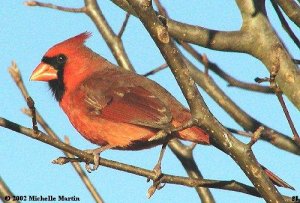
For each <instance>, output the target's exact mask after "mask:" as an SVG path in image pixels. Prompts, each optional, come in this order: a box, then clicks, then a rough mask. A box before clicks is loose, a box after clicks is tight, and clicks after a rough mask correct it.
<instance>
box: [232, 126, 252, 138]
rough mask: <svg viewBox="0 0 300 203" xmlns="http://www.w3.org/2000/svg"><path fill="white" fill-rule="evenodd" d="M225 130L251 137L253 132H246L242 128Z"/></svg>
mask: <svg viewBox="0 0 300 203" xmlns="http://www.w3.org/2000/svg"><path fill="white" fill-rule="evenodd" d="M227 130H228V131H229V132H231V133H234V134H237V135H242V136H244V137H250V138H251V137H252V136H253V134H252V133H249V132H246V131H243V130H236V129H233V128H227Z"/></svg>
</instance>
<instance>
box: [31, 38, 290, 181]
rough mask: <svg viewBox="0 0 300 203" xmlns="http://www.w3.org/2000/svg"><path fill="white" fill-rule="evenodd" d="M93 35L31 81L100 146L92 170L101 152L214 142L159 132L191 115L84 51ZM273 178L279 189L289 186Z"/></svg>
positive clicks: (49, 55) (55, 51)
mask: <svg viewBox="0 0 300 203" xmlns="http://www.w3.org/2000/svg"><path fill="white" fill-rule="evenodd" d="M90 35H91V34H90V33H88V32H84V33H81V34H79V35H77V36H75V37H72V38H70V39H67V40H65V41H63V42H61V43H58V44H56V45H55V46H53V47H52V48H50V49H49V50H48V51H47V52H46V54H45V55H44V57H43V58H42V60H41V63H40V64H39V65H38V66H37V67H36V69H35V70H34V71H33V73H32V75H31V77H30V80H34V81H48V83H49V86H50V89H51V90H52V92H53V94H54V96H55V99H56V100H57V101H58V102H59V105H60V106H61V108H62V109H63V110H64V112H65V113H66V114H67V116H68V117H69V120H70V121H71V123H72V125H73V126H74V127H75V128H76V129H77V131H78V132H79V133H80V134H81V135H82V136H83V137H84V138H86V139H87V140H89V141H91V142H92V143H95V144H97V145H100V146H102V147H101V148H98V149H96V150H93V151H92V152H93V154H94V155H95V165H94V169H96V168H97V166H98V165H99V153H100V152H102V151H103V150H106V149H121V150H141V149H146V148H150V147H153V146H157V145H163V146H164V145H165V144H166V143H167V142H168V141H169V139H172V138H174V137H176V138H179V139H182V140H188V141H191V142H194V143H200V144H210V140H209V136H208V135H207V134H206V133H205V132H204V131H203V130H201V129H200V128H198V127H189V128H186V129H183V130H181V131H178V132H176V133H172V136H171V137H170V136H158V132H161V130H163V131H170V129H172V128H176V127H180V126H181V125H183V124H184V123H186V122H188V121H189V120H190V119H191V118H192V116H191V114H190V112H189V111H188V110H187V109H186V108H184V107H183V106H182V104H181V103H179V102H178V101H177V100H176V99H175V98H174V97H173V96H172V95H171V94H170V93H169V92H167V91H166V90H165V89H164V88H163V87H161V86H160V85H159V84H157V83H156V82H154V81H152V80H150V79H148V78H146V77H143V76H140V75H138V74H136V73H133V72H129V71H126V70H124V69H122V68H119V67H118V66H116V65H114V64H112V63H110V62H109V61H107V60H106V59H104V58H102V57H101V56H99V55H98V54H96V53H95V52H93V51H92V50H91V49H89V48H88V47H86V46H85V45H84V42H85V40H86V39H87V38H89V37H90ZM159 162H160V161H159ZM267 174H268V175H269V176H270V177H271V179H274V175H273V174H272V175H270V173H267ZM275 177H276V176H275ZM275 179H276V180H277V183H279V185H280V186H288V185H287V184H285V183H284V182H282V181H281V180H280V179H279V180H280V181H278V179H277V177H276V178H275Z"/></svg>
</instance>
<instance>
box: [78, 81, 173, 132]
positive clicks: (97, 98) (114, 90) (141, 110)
mask: <svg viewBox="0 0 300 203" xmlns="http://www.w3.org/2000/svg"><path fill="white" fill-rule="evenodd" d="M98 81H99V80H98ZM106 82H107V81H106ZM94 83H95V81H94ZM96 83H97V82H96ZM103 86H107V83H102V84H98V88H96V87H95V84H92V83H91V82H89V81H87V82H85V83H84V84H82V88H81V90H82V91H83V92H84V94H85V105H86V108H87V109H88V110H89V111H90V112H91V115H96V116H100V117H101V118H103V119H107V120H111V121H114V122H123V123H130V124H135V125H141V126H146V127H152V128H158V129H161V128H164V127H166V126H169V124H170V122H171V120H172V115H171V112H170V110H169V108H168V107H167V106H166V105H164V103H163V102H161V101H160V99H159V98H157V97H156V96H155V95H154V94H152V93H151V92H150V91H148V90H146V89H145V88H143V87H141V86H130V87H122V85H118V83H117V84H113V85H110V87H109V88H103Z"/></svg>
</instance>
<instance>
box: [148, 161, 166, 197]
mask: <svg viewBox="0 0 300 203" xmlns="http://www.w3.org/2000/svg"><path fill="white" fill-rule="evenodd" d="M153 173H154V174H155V175H154V178H152V179H153V185H152V186H151V187H150V188H149V189H148V192H147V198H150V197H151V196H152V195H153V194H154V193H155V191H156V190H160V189H162V188H163V187H164V186H165V183H162V177H163V173H162V172H161V164H160V163H157V164H156V165H155V167H154V168H153ZM149 181H150V178H148V179H147V182H149Z"/></svg>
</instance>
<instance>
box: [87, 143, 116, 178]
mask: <svg viewBox="0 0 300 203" xmlns="http://www.w3.org/2000/svg"><path fill="white" fill-rule="evenodd" d="M111 148H112V146H111V145H109V144H108V145H104V146H101V147H99V148H96V149H88V150H84V151H85V152H86V153H89V154H92V155H94V166H93V168H91V167H90V165H89V164H88V163H86V164H85V169H86V170H87V172H89V173H90V172H91V171H95V170H97V168H98V167H99V165H100V153H102V152H103V151H105V150H107V149H111Z"/></svg>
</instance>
